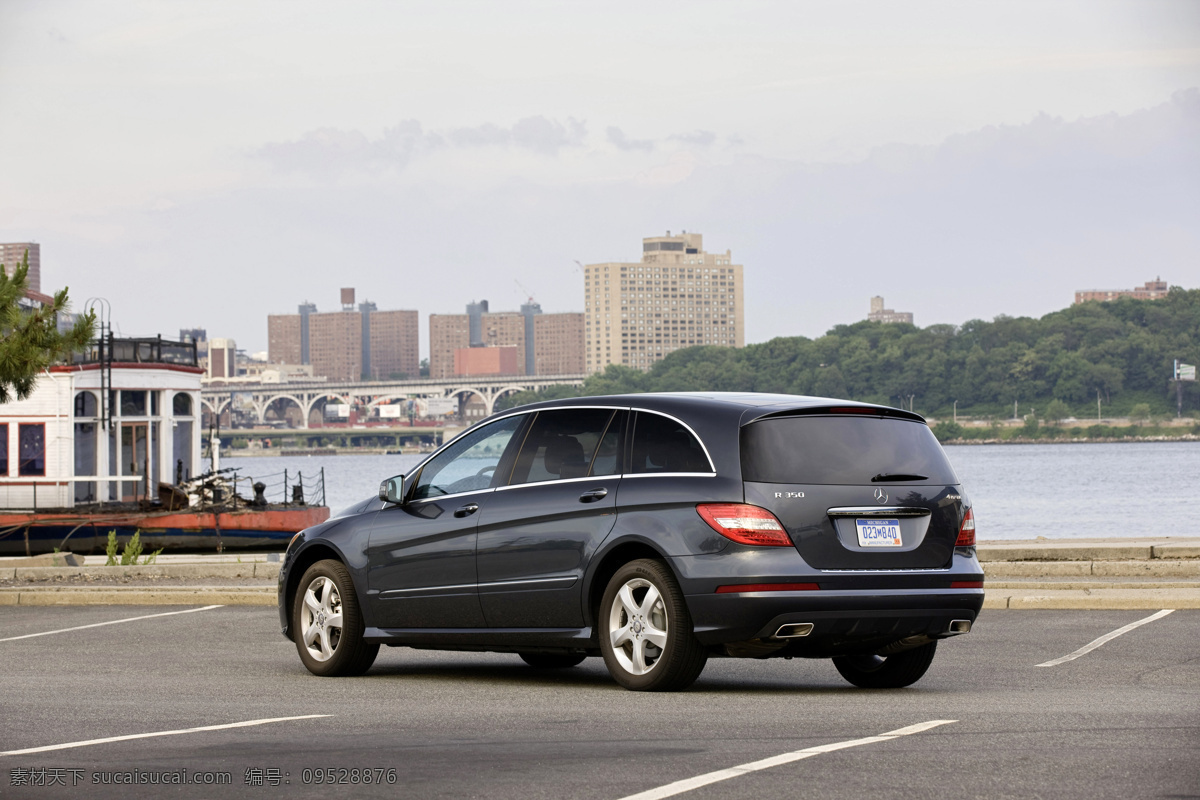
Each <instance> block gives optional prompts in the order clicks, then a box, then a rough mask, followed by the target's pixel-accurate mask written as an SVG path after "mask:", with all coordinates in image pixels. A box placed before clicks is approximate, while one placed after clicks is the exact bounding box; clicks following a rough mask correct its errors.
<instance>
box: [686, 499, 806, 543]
mask: <svg viewBox="0 0 1200 800" xmlns="http://www.w3.org/2000/svg"><path fill="white" fill-rule="evenodd" d="M696 511H697V512H698V513H699V514H700V516H701V517H703V518H704V521H705V522H707V523H708V524H709V525H710V526H712V529H713V530H714V531H716V532H717V533H719V534H721V535H722V536H724V537H725V538H726V539H732V540H733V541H735V542H739V543H740V544H755V545H764V546H766V547H791V546H792V537H790V536H788V533H787V531H786V530H785V529H784V527H783V523H781V522H780V521H779V520H778V519H776V518H775V515H774V514H772V513H771V512H770V511H767V510H766V509H765V508H759V507H758V506H751V505H746V504H745V503H701V504H700V505H698V506H696Z"/></svg>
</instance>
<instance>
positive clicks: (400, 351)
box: [267, 289, 420, 381]
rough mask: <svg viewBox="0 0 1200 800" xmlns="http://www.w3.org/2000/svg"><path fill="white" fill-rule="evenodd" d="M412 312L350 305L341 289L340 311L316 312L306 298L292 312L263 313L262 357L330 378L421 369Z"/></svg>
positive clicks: (350, 293) (382, 376) (349, 294)
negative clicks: (264, 341)
mask: <svg viewBox="0 0 1200 800" xmlns="http://www.w3.org/2000/svg"><path fill="white" fill-rule="evenodd" d="M419 329H420V324H419V320H418V315H417V312H416V311H412V310H398V311H379V310H378V309H377V308H376V306H375V304H374V303H371V302H364V303H359V304H358V306H357V308H356V307H355V304H354V290H353V289H343V290H342V310H341V311H327V312H318V311H317V307H316V306H315V305H314V304H312V303H309V302H304V303H301V304H300V306H299V308H298V309H297V313H295V314H271V315H269V316H268V317H267V359H268V361H270V362H271V363H272V364H310V365H312V368H313V374H314V375H316V376H317V377H326V378H329V379H330V380H340V381H357V380H362V379H363V378H366V379H369V380H386V379H387V378H390V377H391V376H393V375H401V374H403V375H408V376H411V377H416V376H417V375H418V374H419V373H420V365H419V354H418V348H419V341H418V335H419V334H418V331H419Z"/></svg>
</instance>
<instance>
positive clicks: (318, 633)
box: [300, 575, 342, 661]
mask: <svg viewBox="0 0 1200 800" xmlns="http://www.w3.org/2000/svg"><path fill="white" fill-rule="evenodd" d="M300 629H301V637H302V639H303V641H304V647H305V648H306V649H307V650H308V654H309V655H310V656H311V657H312V658H313V659H314V660H316V661H328V660H329V659H331V658H333V654H334V651H336V650H337V647H338V643H339V642H340V641H341V639H342V596H341V594H340V593H339V592H338V588H337V584H335V583H334V582H333V581H332V580H330V579H329V578H327V577H325V576H324V575H320V576H318V577H316V578H314V579H313V581H312V583H310V584H309V585H308V588H307V589H305V590H304V606H303V607H302V608H301V609H300Z"/></svg>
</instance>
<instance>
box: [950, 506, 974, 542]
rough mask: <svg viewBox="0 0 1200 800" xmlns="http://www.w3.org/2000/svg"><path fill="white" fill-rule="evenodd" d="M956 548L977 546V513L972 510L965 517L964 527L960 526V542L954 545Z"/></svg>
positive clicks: (968, 510)
mask: <svg viewBox="0 0 1200 800" xmlns="http://www.w3.org/2000/svg"><path fill="white" fill-rule="evenodd" d="M954 546H955V547H974V546H975V512H974V511H973V510H972V509H969V508H968V509H967V514H966V516H964V517H963V521H962V525H959V526H958V541H956V542H955V543H954Z"/></svg>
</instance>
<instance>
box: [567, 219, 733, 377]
mask: <svg viewBox="0 0 1200 800" xmlns="http://www.w3.org/2000/svg"><path fill="white" fill-rule="evenodd" d="M583 294H584V313H585V315H586V317H587V320H586V323H585V327H584V329H585V332H586V351H587V355H586V359H585V361H586V368H587V371H588V372H601V371H603V370H604V369H605V367H607V366H608V365H609V364H624V365H626V366H630V367H636V368H638V369H648V368H649V367H650V366H651V365H652V364H654V362H656V361H659V360H661V359H662V358H663V357H664V356H665V355H667V353H670V352H672V351H674V350H679V349H680V348H683V347H691V346H693V345H702V344H703V345H716V346H720V347H742V346H743V345H744V344H745V324H744V319H743V316H744V315H743V310H742V309H743V300H742V298H743V294H742V265H741V264H734V263H733V257H732V254H731V252H730V251H729V250H726V251H725V252H724V253H706V252H705V251H704V246H703V239H702V237H701V235H700V234H698V233H688V232H687V231H684V232H683V233H681V234H680V235H679V236H672V235H671V232H670V231H667V235H666V236H652V237H650V238H647V239H642V260H641V261H640V262H607V263H603V264H589V265H587V266H586V267H584V292H583Z"/></svg>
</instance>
